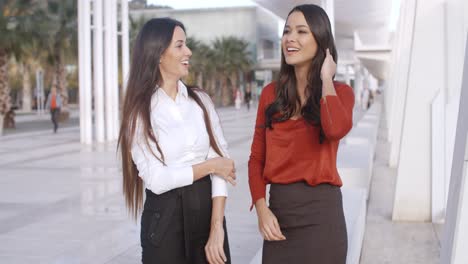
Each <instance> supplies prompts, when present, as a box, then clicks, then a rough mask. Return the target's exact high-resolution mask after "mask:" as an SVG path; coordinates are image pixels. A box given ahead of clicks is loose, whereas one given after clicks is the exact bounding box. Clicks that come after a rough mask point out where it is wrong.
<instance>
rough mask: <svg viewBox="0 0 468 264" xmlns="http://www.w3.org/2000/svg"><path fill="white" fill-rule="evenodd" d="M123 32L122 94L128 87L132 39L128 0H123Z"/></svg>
mask: <svg viewBox="0 0 468 264" xmlns="http://www.w3.org/2000/svg"><path fill="white" fill-rule="evenodd" d="M121 6H122V8H121V10H122V11H121V12H122V18H121V23H122V26H121V30H122V31H121V34H122V96H123V95H125V89H126V88H127V80H128V73H129V69H130V41H129V35H128V34H129V28H128V0H121Z"/></svg>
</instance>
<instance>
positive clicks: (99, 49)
mask: <svg viewBox="0 0 468 264" xmlns="http://www.w3.org/2000/svg"><path fill="white" fill-rule="evenodd" d="M102 14H103V13H102V1H100V0H94V3H93V22H94V25H93V26H94V35H93V36H94V43H93V44H94V45H93V58H94V60H93V70H94V121H95V129H96V141H97V142H98V143H103V142H104V141H105V137H104V132H105V127H104V125H105V124H104V76H103V69H104V67H103V66H104V65H103V59H104V55H103V45H102V43H103V42H102V39H103V30H102Z"/></svg>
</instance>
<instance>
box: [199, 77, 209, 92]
mask: <svg viewBox="0 0 468 264" xmlns="http://www.w3.org/2000/svg"><path fill="white" fill-rule="evenodd" d="M197 85H198V86H199V87H200V88H202V89H205V91H208V89H207V87H203V73H202V72H199V73H198V75H197Z"/></svg>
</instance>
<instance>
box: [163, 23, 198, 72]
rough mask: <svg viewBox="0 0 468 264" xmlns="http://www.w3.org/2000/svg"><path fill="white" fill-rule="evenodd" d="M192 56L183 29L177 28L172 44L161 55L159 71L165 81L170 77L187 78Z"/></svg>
mask: <svg viewBox="0 0 468 264" xmlns="http://www.w3.org/2000/svg"><path fill="white" fill-rule="evenodd" d="M191 56H192V51H190V49H189V48H188V47H187V45H186V37H185V32H184V30H183V29H182V28H181V27H178V26H177V27H175V29H174V34H173V35H172V40H171V44H169V47H167V49H166V50H165V51H164V53H163V54H162V55H161V62H160V64H159V69H160V70H161V74H162V76H163V79H165V78H168V77H169V78H171V79H172V78H175V79H177V80H178V79H180V78H182V77H184V76H187V75H188V72H189V60H190V57H191Z"/></svg>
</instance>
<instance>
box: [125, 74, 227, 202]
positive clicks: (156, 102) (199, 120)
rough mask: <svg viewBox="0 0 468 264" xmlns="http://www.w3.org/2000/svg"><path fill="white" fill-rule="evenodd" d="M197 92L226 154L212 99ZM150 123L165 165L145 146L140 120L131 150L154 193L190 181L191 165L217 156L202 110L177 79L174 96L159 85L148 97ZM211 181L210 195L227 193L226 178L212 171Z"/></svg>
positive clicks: (219, 144)
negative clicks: (159, 87) (211, 144)
mask: <svg viewBox="0 0 468 264" xmlns="http://www.w3.org/2000/svg"><path fill="white" fill-rule="evenodd" d="M196 93H197V94H198V96H199V97H200V99H201V101H202V102H203V103H204V105H205V107H206V110H207V111H208V114H209V117H210V121H211V128H212V129H213V134H214V136H215V139H216V141H217V143H218V146H219V147H220V149H221V151H222V152H223V156H225V157H228V152H227V142H226V140H225V139H224V135H223V131H222V129H221V125H220V123H219V117H218V114H217V113H216V111H215V108H214V105H213V102H212V101H211V99H210V97H209V96H208V95H207V94H205V93H203V92H198V91H196ZM151 126H152V128H153V131H154V134H155V137H156V139H157V141H158V144H159V146H160V148H161V150H162V152H163V154H164V162H165V163H166V165H167V166H164V165H163V164H162V163H161V162H160V161H159V160H158V159H157V158H156V157H154V156H153V154H152V153H151V151H150V150H149V149H148V147H147V146H146V143H145V140H144V137H143V134H142V133H141V132H142V131H141V127H140V125H139V122H137V130H136V132H135V138H134V140H133V145H132V149H131V153H132V158H133V161H134V162H135V164H136V166H137V169H138V173H139V176H140V177H141V178H142V179H143V181H144V183H145V186H146V188H148V189H149V190H151V191H152V192H153V193H155V194H162V193H164V192H167V191H170V190H172V189H175V188H179V187H183V186H187V185H190V184H192V183H193V170H192V165H194V164H197V163H201V162H203V161H205V160H207V159H211V158H215V157H219V155H218V154H216V152H215V151H214V149H213V148H212V147H210V140H209V137H208V132H207V131H206V128H205V121H204V118H203V110H202V109H201V108H200V106H198V104H197V103H196V102H195V101H194V100H193V99H192V98H190V97H189V95H188V92H187V87H186V86H185V85H184V84H183V83H182V82H181V81H179V82H178V93H177V96H176V98H175V100H173V99H172V98H170V97H169V96H168V95H167V94H166V92H165V91H164V90H163V89H158V90H157V91H156V92H155V93H154V95H153V96H152V98H151ZM149 143H150V147H151V149H152V150H153V152H154V154H156V155H157V156H158V157H160V154H159V152H158V151H157V148H156V145H155V144H154V143H152V142H149ZM211 181H212V197H215V196H226V197H227V184H226V181H225V180H224V179H223V178H222V177H220V176H216V175H211Z"/></svg>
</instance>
